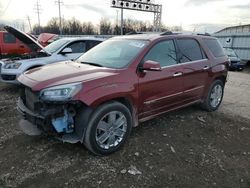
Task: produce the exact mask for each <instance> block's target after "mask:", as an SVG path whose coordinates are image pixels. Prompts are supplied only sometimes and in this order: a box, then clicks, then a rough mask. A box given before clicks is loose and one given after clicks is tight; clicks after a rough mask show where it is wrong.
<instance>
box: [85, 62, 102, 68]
mask: <svg viewBox="0 0 250 188" xmlns="http://www.w3.org/2000/svg"><path fill="white" fill-rule="evenodd" d="M81 63H82V64H88V65H93V66H96V67H103V66H102V65H100V64H97V63H91V62H81Z"/></svg>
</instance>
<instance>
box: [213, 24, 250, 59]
mask: <svg viewBox="0 0 250 188" xmlns="http://www.w3.org/2000/svg"><path fill="white" fill-rule="evenodd" d="M213 36H215V37H217V38H218V39H219V41H220V42H221V44H222V46H223V47H225V48H232V49H233V50H234V51H235V52H236V53H237V54H238V56H239V57H240V58H241V59H242V60H244V61H247V62H248V63H249V62H250V24H249V25H239V26H233V27H227V28H225V29H222V30H220V31H218V32H216V33H214V34H213Z"/></svg>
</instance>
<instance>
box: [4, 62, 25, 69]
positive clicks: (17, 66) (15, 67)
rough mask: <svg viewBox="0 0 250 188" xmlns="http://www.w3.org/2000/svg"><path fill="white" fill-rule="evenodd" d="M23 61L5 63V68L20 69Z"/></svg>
mask: <svg viewBox="0 0 250 188" xmlns="http://www.w3.org/2000/svg"><path fill="white" fill-rule="evenodd" d="M21 65H22V63H7V64H5V65H4V68H5V69H18V68H19V67H20V66H21Z"/></svg>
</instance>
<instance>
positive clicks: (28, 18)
mask: <svg viewBox="0 0 250 188" xmlns="http://www.w3.org/2000/svg"><path fill="white" fill-rule="evenodd" d="M27 20H28V23H29V27H30V31H31V30H32V28H31V23H30V17H29V16H27Z"/></svg>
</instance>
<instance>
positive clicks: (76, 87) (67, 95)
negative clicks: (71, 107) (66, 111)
mask: <svg viewBox="0 0 250 188" xmlns="http://www.w3.org/2000/svg"><path fill="white" fill-rule="evenodd" d="M81 89H82V83H79V82H78V83H72V84H65V85H59V86H54V87H50V88H46V89H44V90H42V91H41V92H40V97H41V99H42V100H44V101H66V100H69V99H71V98H72V97H74V96H75V95H76V94H77V93H78V92H79V91H80V90H81Z"/></svg>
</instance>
